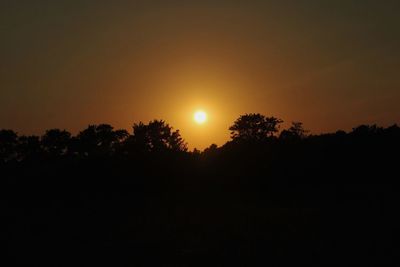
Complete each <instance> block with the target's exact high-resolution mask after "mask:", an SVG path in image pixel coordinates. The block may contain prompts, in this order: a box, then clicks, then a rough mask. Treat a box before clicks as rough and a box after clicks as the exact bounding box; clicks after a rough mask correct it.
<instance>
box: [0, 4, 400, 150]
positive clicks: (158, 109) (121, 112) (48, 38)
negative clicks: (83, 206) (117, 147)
mask: <svg viewBox="0 0 400 267" xmlns="http://www.w3.org/2000/svg"><path fill="white" fill-rule="evenodd" d="M399 14H400V1H398V0H395V1H391V0H384V1H383V0H376V1H370V0H358V1H356V0H342V1H341V0H331V1H324V0H309V1H306V0H303V1H302V0H293V1H286V0H279V1H249V0H247V1H232V0H231V1H216V0H213V1H205V0H202V1H167V0H163V1H150V0H147V1H116V0H113V1H99V0H98V1H83V0H79V1H78V0H77V1H72V0H58V1H50V0H48V1H39V0H36V1H31V0H26V1H23V0H19V1H14V0H10V1H5V0H0V34H1V42H0V59H1V60H0V128H12V129H14V130H16V131H18V132H19V133H21V134H40V133H42V132H43V131H44V130H45V129H49V128H63V129H64V128H65V129H67V130H70V131H72V132H73V133H76V132H77V131H78V130H80V129H83V128H85V127H86V126H87V125H88V124H95V123H110V124H112V125H114V126H115V127H117V128H125V129H129V130H130V127H131V125H132V124H133V123H134V122H138V121H140V120H142V121H145V122H147V121H148V120H150V119H155V118H159V119H165V120H166V121H167V122H169V123H170V124H171V125H172V126H174V127H175V128H178V129H180V130H181V133H182V135H183V137H184V138H185V139H186V140H187V141H188V142H189V144H190V147H194V146H196V147H198V148H204V147H205V146H207V145H209V144H211V143H213V142H214V143H217V144H222V143H224V142H225V141H226V140H227V139H228V137H229V131H228V130H227V128H228V127H229V125H230V124H232V122H233V121H234V120H235V119H236V118H237V117H238V116H239V115H240V114H243V113H250V112H260V113H264V114H266V115H274V116H277V117H280V118H282V119H283V120H285V121H286V122H290V121H302V122H304V124H305V127H306V128H307V129H309V130H311V131H312V132H314V133H319V132H326V131H335V130H337V129H344V130H350V129H351V127H353V126H356V125H359V124H362V123H378V124H380V125H383V126H386V125H389V124H393V123H399V122H400V105H399V102H400V78H399V77H400V52H399V48H400V16H399ZM199 108H201V109H204V110H205V111H206V112H207V113H208V116H209V121H208V122H207V123H206V124H204V125H202V126H199V125H196V124H194V123H193V121H192V114H193V112H194V111H195V110H196V109H199Z"/></svg>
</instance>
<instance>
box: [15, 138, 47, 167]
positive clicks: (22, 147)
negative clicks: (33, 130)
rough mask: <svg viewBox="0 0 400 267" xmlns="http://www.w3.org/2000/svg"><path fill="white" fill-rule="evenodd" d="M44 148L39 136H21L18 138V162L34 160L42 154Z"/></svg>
mask: <svg viewBox="0 0 400 267" xmlns="http://www.w3.org/2000/svg"><path fill="white" fill-rule="evenodd" d="M41 152H42V147H41V144H40V138H39V136H34V135H32V136H25V135H23V136H20V137H19V138H18V145H17V154H18V160H19V161H22V160H26V159H28V158H34V157H36V156H38V155H39V154H41Z"/></svg>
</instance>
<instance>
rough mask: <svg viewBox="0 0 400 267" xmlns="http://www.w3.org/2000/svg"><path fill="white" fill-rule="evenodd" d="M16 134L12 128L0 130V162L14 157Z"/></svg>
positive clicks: (16, 141) (16, 142)
mask: <svg viewBox="0 0 400 267" xmlns="http://www.w3.org/2000/svg"><path fill="white" fill-rule="evenodd" d="M17 144H18V135H17V134H16V133H15V132H14V131H12V130H0V162H1V161H3V162H7V161H10V160H12V159H14V158H15V156H16V152H15V148H16V146H17Z"/></svg>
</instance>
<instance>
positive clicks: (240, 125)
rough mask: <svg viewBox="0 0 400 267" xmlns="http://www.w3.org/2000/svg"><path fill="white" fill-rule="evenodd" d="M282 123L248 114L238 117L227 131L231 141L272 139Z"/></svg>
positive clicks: (275, 119)
mask: <svg viewBox="0 0 400 267" xmlns="http://www.w3.org/2000/svg"><path fill="white" fill-rule="evenodd" d="M282 122H283V121H282V120H281V119H278V118H275V117H266V116H264V115H262V114H259V113H250V114H245V115H242V116H240V117H239V118H238V119H237V120H236V121H235V122H234V124H233V125H232V126H231V127H230V128H229V130H230V131H231V138H232V139H233V140H264V139H266V138H270V137H273V136H274V135H275V133H277V132H278V131H279V124H281V123H282Z"/></svg>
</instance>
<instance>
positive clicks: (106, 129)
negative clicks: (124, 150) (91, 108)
mask: <svg viewBox="0 0 400 267" xmlns="http://www.w3.org/2000/svg"><path fill="white" fill-rule="evenodd" d="M128 136H129V134H128V132H127V131H126V130H114V128H113V127H112V126H111V125H109V124H100V125H89V126H88V128H86V129H85V130H83V131H81V132H80V133H79V134H78V136H77V138H76V141H75V145H74V147H75V148H74V149H75V150H76V151H77V152H78V153H79V154H81V155H84V156H88V155H107V154H112V153H114V152H115V151H116V150H117V149H118V148H119V146H120V144H121V143H122V142H124V141H125V139H126V138H128Z"/></svg>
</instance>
